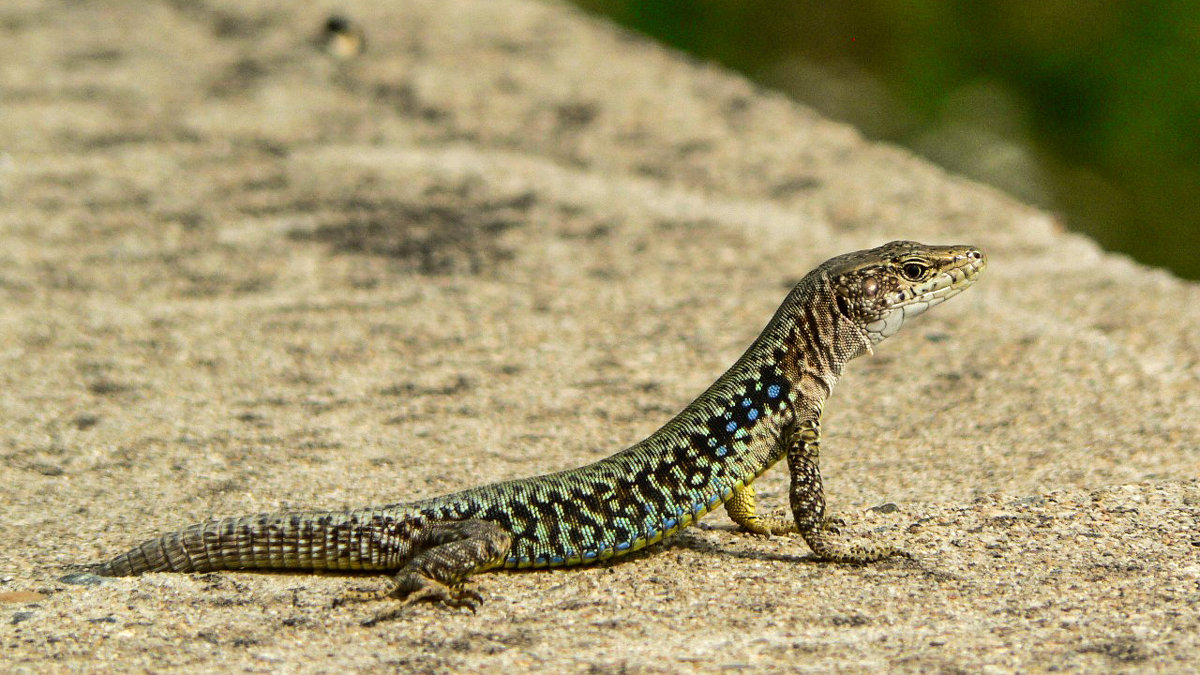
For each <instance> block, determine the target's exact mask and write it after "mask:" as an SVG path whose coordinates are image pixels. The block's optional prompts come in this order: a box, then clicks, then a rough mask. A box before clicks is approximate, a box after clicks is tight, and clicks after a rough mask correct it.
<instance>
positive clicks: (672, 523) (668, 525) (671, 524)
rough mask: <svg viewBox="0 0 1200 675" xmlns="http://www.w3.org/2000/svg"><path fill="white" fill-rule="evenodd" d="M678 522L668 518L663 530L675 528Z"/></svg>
mask: <svg viewBox="0 0 1200 675" xmlns="http://www.w3.org/2000/svg"><path fill="white" fill-rule="evenodd" d="M677 522H679V521H677V520H675V519H674V518H667V519H666V520H664V521H663V529H664V530H669V529H671V528H673V527H675V523H677Z"/></svg>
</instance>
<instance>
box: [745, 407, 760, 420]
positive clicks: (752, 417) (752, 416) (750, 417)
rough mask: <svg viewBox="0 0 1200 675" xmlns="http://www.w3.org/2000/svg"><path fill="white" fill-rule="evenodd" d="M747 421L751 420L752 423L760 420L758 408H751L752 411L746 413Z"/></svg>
mask: <svg viewBox="0 0 1200 675" xmlns="http://www.w3.org/2000/svg"><path fill="white" fill-rule="evenodd" d="M746 419H748V420H750V421H751V422H753V421H754V420H756V419H758V408H751V409H750V411H749V412H747V413H746Z"/></svg>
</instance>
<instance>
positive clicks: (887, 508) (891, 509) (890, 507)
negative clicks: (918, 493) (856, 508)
mask: <svg viewBox="0 0 1200 675" xmlns="http://www.w3.org/2000/svg"><path fill="white" fill-rule="evenodd" d="M867 510H868V511H874V512H875V513H896V512H897V511H899V510H900V507H899V506H896V504H895V503H893V502H887V503H886V504H880V505H879V506H872V507H871V508H869V509H867Z"/></svg>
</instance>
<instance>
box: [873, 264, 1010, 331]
mask: <svg viewBox="0 0 1200 675" xmlns="http://www.w3.org/2000/svg"><path fill="white" fill-rule="evenodd" d="M986 267H987V256H986V255H984V253H983V251H981V250H979V249H977V248H974V247H962V248H961V249H960V250H957V251H954V252H953V253H952V255H950V256H948V260H947V261H946V262H945V263H944V264H943V266H942V269H941V270H939V271H938V272H936V273H935V274H933V275H932V276H931V277H929V278H928V279H926V280H925V281H921V282H919V283H915V284H913V285H912V286H909V287H907V288H902V289H900V290H899V291H897V292H896V294H895V296H894V297H892V298H891V302H890V304H891V310H890V311H888V313H887V314H885V315H884V316H882V317H880V318H879V319H876V320H875V321H872V322H870V323H868V324H867V325H866V326H865V328H866V330H867V335H868V336H870V338H871V342H872V343H873V344H878V343H879V342H880V341H882V340H883V339H884V338H888V337H891V336H892V335H895V334H896V331H898V330H900V326H902V325H904V322H905V321H907V320H908V319H911V318H913V317H914V316H918V315H920V314H924V313H925V312H926V311H927V310H928V309H929V308H930V307H935V306H937V305H940V304H942V303H943V302H945V301H947V300H949V299H950V298H953V297H954V296H956V295H958V294H959V293H962V292H963V291H965V290H967V289H968V288H970V286H971V284H973V283H975V281H976V280H977V279H978V278H979V275H980V274H982V273H983V270H984V268H986Z"/></svg>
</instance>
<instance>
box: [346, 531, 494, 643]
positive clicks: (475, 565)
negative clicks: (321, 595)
mask: <svg viewBox="0 0 1200 675" xmlns="http://www.w3.org/2000/svg"><path fill="white" fill-rule="evenodd" d="M511 545H512V537H511V535H509V533H508V532H507V531H506V530H504V528H502V527H500V526H499V525H497V524H495V523H493V522H490V521H486V520H478V519H470V520H448V521H436V520H435V521H428V522H426V523H424V525H423V526H422V527H421V528H420V529H419V530H415V531H414V533H413V539H412V542H411V544H410V546H411V548H410V550H411V551H413V554H412V556H411V557H410V558H409V559H408V561H407V562H405V564H404V567H402V568H400V571H399V572H397V573H396V575H395V576H394V577H393V580H392V583H391V584H390V585H389V586H388V587H387V588H384V589H382V590H379V591H366V592H364V591H351V592H349V593H347V594H345V595H343V596H342V598H341V599H340V600H339V601H338V603H337V604H341V603H344V602H347V601H355V600H380V599H383V598H388V597H393V598H399V599H400V600H401V601H402V603H401V607H399V608H396V609H394V610H390V611H387V612H383V613H381V614H378V615H376V616H375V617H374V618H372V619H369V620H367V621H366V622H364V625H372V624H375V623H378V622H380V621H386V620H388V619H392V618H395V617H396V616H398V615H399V614H400V613H401V612H403V611H404V610H403V607H404V606H405V605H409V604H412V603H414V602H440V603H442V604H444V605H447V606H449V607H466V608H468V609H470V610H471V611H472V612H474V611H475V607H476V606H477V605H478V604H479V603H481V602H483V596H481V595H479V593H477V592H476V591H474V590H472V589H470V588H467V587H466V586H465V583H466V580H467V577H469V576H471V575H472V574H474V573H476V572H481V571H483V570H486V569H490V568H492V567H495V566H497V565H499V564H500V563H501V562H503V560H504V557H505V556H506V555H507V554H508V549H509V547H510V546H511Z"/></svg>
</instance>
